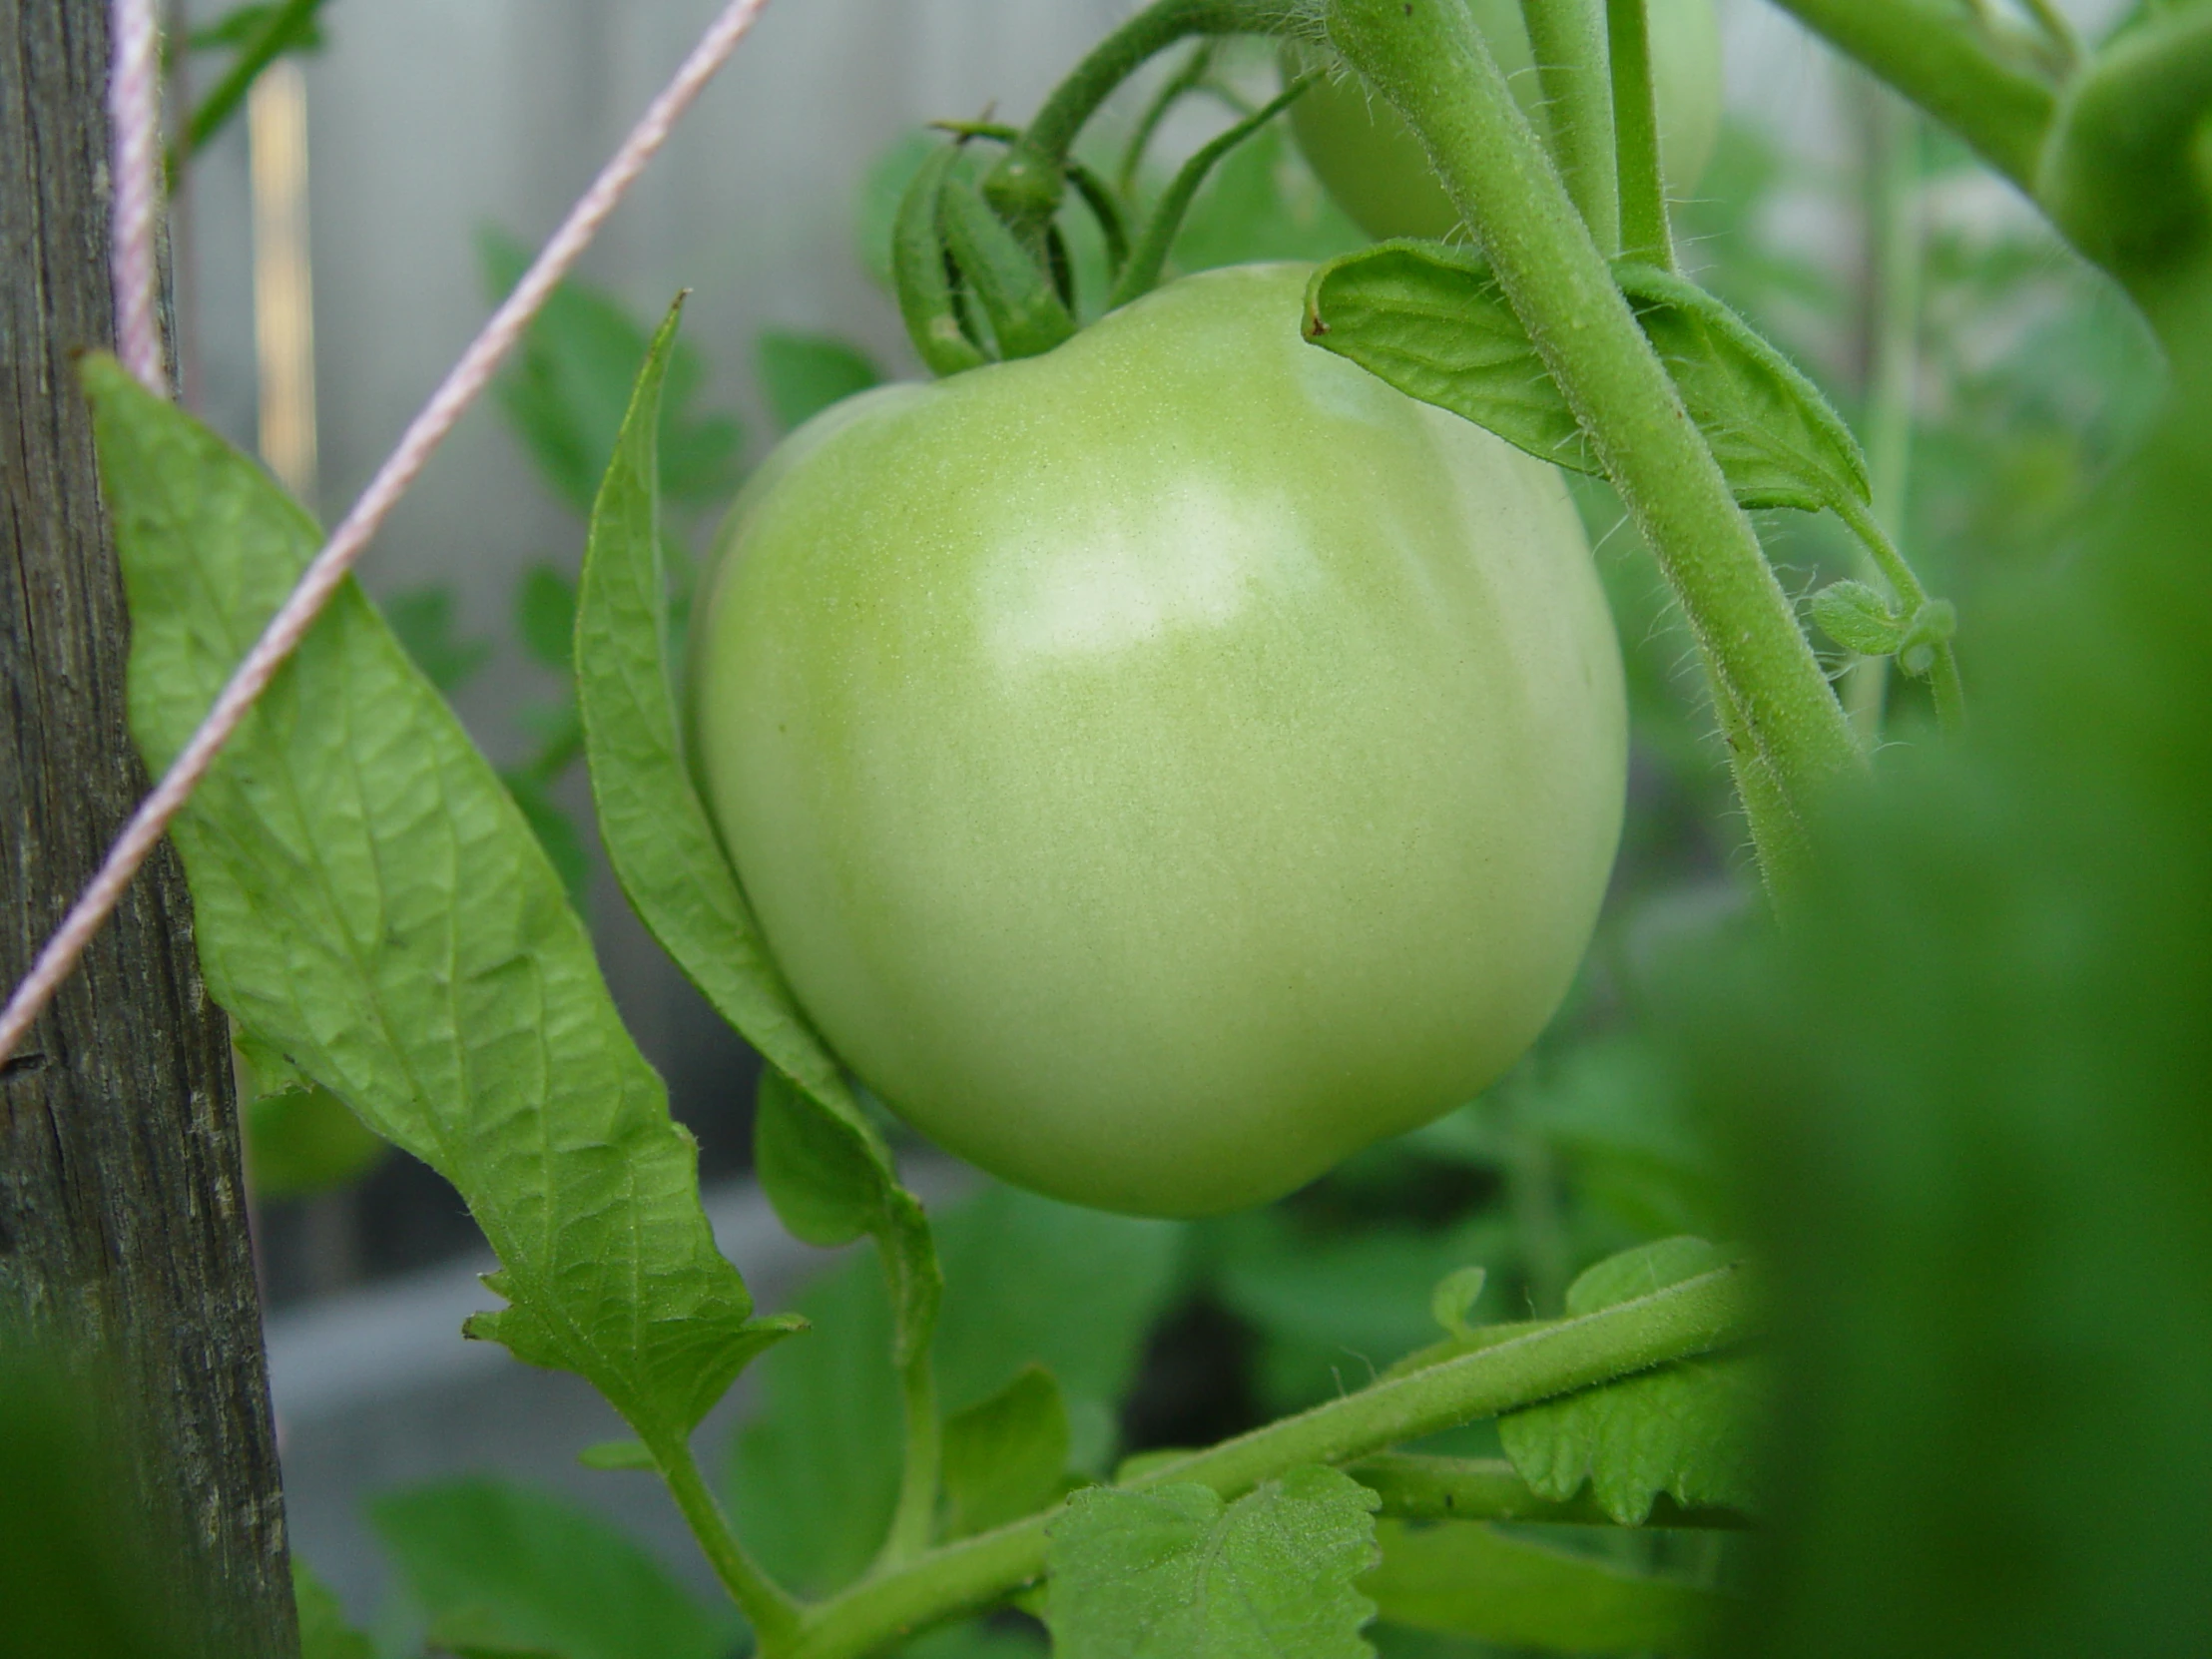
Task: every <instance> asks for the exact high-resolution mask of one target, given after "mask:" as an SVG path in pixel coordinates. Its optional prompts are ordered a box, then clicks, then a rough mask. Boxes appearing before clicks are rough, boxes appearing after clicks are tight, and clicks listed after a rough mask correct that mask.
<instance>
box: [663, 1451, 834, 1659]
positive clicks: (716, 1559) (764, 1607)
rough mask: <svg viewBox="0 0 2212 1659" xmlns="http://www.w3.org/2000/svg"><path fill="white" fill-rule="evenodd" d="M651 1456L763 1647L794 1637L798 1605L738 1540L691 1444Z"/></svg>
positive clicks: (773, 1646) (767, 1649) (769, 1649)
mask: <svg viewBox="0 0 2212 1659" xmlns="http://www.w3.org/2000/svg"><path fill="white" fill-rule="evenodd" d="M653 1457H654V1461H655V1462H656V1463H658V1464H659V1465H660V1470H661V1478H662V1480H663V1481H665V1482H666V1483H667V1485H668V1489H669V1494H670V1495H671V1496H672V1497H674V1498H675V1499H676V1506H677V1507H678V1508H679V1509H681V1510H682V1511H683V1512H684V1520H685V1522H686V1523H687V1524H688V1525H689V1526H690V1527H691V1530H692V1536H693V1537H695V1538H697V1539H698V1540H699V1547H700V1549H701V1550H702V1551H703V1552H704V1553H705V1555H706V1557H707V1560H708V1563H709V1565H711V1566H712V1567H713V1568H714V1569H715V1576H716V1577H717V1578H719V1579H720V1580H721V1581H722V1587H723V1588H724V1589H726V1590H728V1591H729V1592H730V1599H731V1600H732V1601H735V1602H736V1603H737V1604H738V1610H739V1611H740V1612H742V1613H743V1614H744V1615H745V1617H746V1621H747V1622H748V1623H749V1624H751V1625H752V1626H753V1634H754V1637H755V1639H756V1640H757V1641H758V1642H759V1644H760V1647H761V1651H763V1652H774V1651H775V1650H776V1649H777V1648H778V1647H779V1646H781V1645H783V1644H785V1643H788V1642H790V1641H791V1640H793V1639H794V1637H795V1636H796V1635H797V1633H798V1632H799V1630H800V1627H801V1610H800V1605H799V1603H798V1602H797V1601H795V1600H794V1599H793V1598H792V1596H791V1594H790V1593H789V1592H788V1591H787V1590H785V1589H784V1587H783V1586H782V1585H781V1584H778V1583H777V1582H776V1581H775V1580H774V1579H773V1578H771V1577H769V1575H768V1574H767V1573H766V1572H764V1571H763V1570H762V1569H761V1566H760V1564H759V1563H758V1562H756V1561H755V1560H754V1559H753V1557H752V1555H751V1553H749V1552H748V1551H747V1549H746V1547H745V1545H744V1544H743V1543H741V1542H739V1540H738V1535H737V1533H736V1532H735V1531H733V1530H732V1529H731V1526H730V1517H729V1515H728V1514H727V1513H726V1512H725V1511H724V1509H723V1507H722V1503H721V1501H720V1500H719V1499H718V1498H717V1497H716V1496H715V1494H714V1490H713V1488H711V1487H710V1486H709V1485H708V1484H707V1481H706V1478H705V1476H703V1475H702V1474H701V1473H700V1472H699V1462H698V1459H697V1458H695V1457H694V1456H693V1455H692V1449H691V1445H690V1443H689V1442H688V1441H685V1440H681V1439H679V1440H673V1441H669V1442H666V1443H661V1444H656V1445H655V1446H654V1447H653Z"/></svg>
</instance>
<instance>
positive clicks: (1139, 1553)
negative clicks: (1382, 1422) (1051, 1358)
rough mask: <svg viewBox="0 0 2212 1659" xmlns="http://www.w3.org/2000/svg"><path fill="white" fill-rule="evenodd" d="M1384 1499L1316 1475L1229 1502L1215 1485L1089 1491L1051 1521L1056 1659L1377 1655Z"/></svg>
mask: <svg viewBox="0 0 2212 1659" xmlns="http://www.w3.org/2000/svg"><path fill="white" fill-rule="evenodd" d="M1376 1501H1377V1500H1376V1496H1375V1494H1374V1493H1373V1492H1371V1491H1369V1490H1368V1489H1367V1488H1366V1487H1365V1486H1362V1485H1361V1484H1360V1483H1359V1482H1358V1481H1356V1480H1354V1479H1353V1478H1352V1477H1351V1476H1350V1475H1348V1474H1345V1473H1343V1472H1341V1471H1340V1470H1337V1469H1329V1468H1322V1467H1319V1466H1309V1467H1306V1468H1299V1469H1293V1470H1291V1471H1290V1472H1289V1473H1288V1474H1286V1475H1284V1476H1283V1477H1282V1478H1281V1479H1279V1480H1270V1481H1268V1482H1266V1483H1265V1484H1263V1485H1262V1486H1260V1488H1259V1489H1258V1490H1256V1491H1252V1492H1248V1493H1246V1494H1245V1495H1244V1496H1243V1497H1240V1498H1238V1499H1237V1500H1236V1501H1235V1502H1234V1503H1229V1504H1224V1503H1223V1501H1222V1499H1221V1496H1220V1494H1219V1493H1217V1492H1215V1491H1214V1490H1213V1489H1212V1488H1210V1487H1207V1486H1200V1485H1196V1484H1191V1483H1179V1484H1175V1485H1167V1486H1154V1487H1150V1488H1148V1489H1146V1490H1144V1491H1134V1492H1133V1491H1124V1490H1122V1489H1120V1488H1117V1487H1112V1486H1091V1487H1086V1488H1084V1489H1083V1490H1081V1491H1079V1492H1076V1493H1075V1494H1074V1495H1073V1496H1072V1497H1070V1498H1069V1500H1068V1506H1067V1509H1066V1510H1065V1511H1064V1512H1063V1513H1062V1514H1061V1515H1060V1516H1059V1518H1058V1519H1056V1520H1054V1521H1053V1522H1052V1525H1051V1527H1050V1534H1051V1540H1052V1541H1051V1548H1050V1553H1049V1557H1048V1559H1049V1561H1050V1569H1049V1570H1050V1573H1051V1581H1052V1601H1051V1618H1050V1621H1049V1622H1050V1624H1051V1626H1052V1648H1053V1652H1054V1654H1055V1655H1056V1656H1057V1659H1372V1656H1373V1654H1374V1652H1375V1650H1374V1649H1373V1648H1372V1647H1370V1646H1369V1645H1368V1643H1367V1641H1366V1639H1365V1638H1363V1637H1362V1636H1361V1634H1360V1629H1361V1627H1362V1626H1363V1625H1365V1624H1366V1623H1367V1622H1368V1620H1369V1619H1370V1618H1372V1617H1373V1616H1374V1613H1375V1606H1374V1603H1372V1602H1370V1601H1369V1600H1368V1599H1367V1597H1366V1596H1364V1595H1362V1594H1361V1593H1360V1592H1359V1591H1358V1590H1357V1589H1355V1588H1354V1587H1353V1586H1354V1581H1355V1580H1356V1579H1358V1577H1359V1576H1360V1574H1362V1573H1364V1572H1366V1571H1367V1570H1368V1569H1369V1568H1370V1567H1371V1566H1373V1565H1374V1564H1375V1559H1376V1549H1375V1516H1374V1509H1375V1506H1376Z"/></svg>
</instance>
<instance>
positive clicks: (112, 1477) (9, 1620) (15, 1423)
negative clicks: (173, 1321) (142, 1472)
mask: <svg viewBox="0 0 2212 1659" xmlns="http://www.w3.org/2000/svg"><path fill="white" fill-rule="evenodd" d="M11 1313H12V1310H10V1309H8V1308H5V1307H0V1659H55V1656H56V1655H60V1654H67V1655H69V1656H70V1659H188V1656H189V1659H200V1656H201V1655H203V1654H205V1653H206V1651H207V1648H206V1644H205V1642H203V1641H200V1640H194V1639H192V1638H191V1637H190V1636H189V1635H187V1634H185V1633H186V1632H191V1631H194V1630H196V1629H198V1630H205V1629H208V1628H211V1626H210V1625H209V1623H208V1621H207V1620H206V1617H205V1614H204V1613H201V1614H199V1615H198V1616H196V1615H195V1610H194V1609H191V1608H186V1607H179V1606H175V1605H172V1604H171V1603H172V1602H173V1600H174V1576H173V1574H171V1573H169V1572H166V1571H164V1568H163V1556H164V1553H165V1552H164V1551H163V1550H162V1549H161V1548H160V1547H159V1546H158V1542H157V1540H156V1538H155V1535H154V1531H153V1528H152V1527H151V1526H150V1525H149V1524H148V1523H147V1521H146V1518H145V1517H144V1516H143V1515H142V1514H141V1513H140V1512H139V1511H138V1509H137V1508H136V1506H135V1504H134V1502H133V1500H132V1496H131V1494H132V1491H133V1481H134V1479H135V1478H136V1471H135V1470H134V1468H133V1463H134V1459H133V1457H132V1455H131V1453H132V1450H133V1447H134V1442H133V1438H132V1436H131V1435H130V1434H129V1433H128V1432H127V1431H126V1430H125V1429H124V1427H123V1426H122V1422H123V1419H122V1418H121V1416H120V1415H119V1413H118V1412H117V1411H116V1410H115V1409H113V1408H112V1406H111V1404H110V1402H109V1401H108V1400H107V1399H106V1398H105V1397H104V1393H103V1390H102V1389H101V1388H100V1387H99V1386H98V1385H97V1383H95V1384H94V1385H90V1386H88V1385H87V1380H86V1379H85V1378H83V1377H78V1376H72V1375H70V1374H69V1373H67V1372H66V1371H65V1370H64V1369H63V1368H62V1366H61V1365H59V1364H58V1363H56V1362H55V1361H54V1360H53V1358H52V1357H50V1356H48V1355H46V1354H44V1353H43V1352H42V1351H41V1350H40V1349H38V1348H37V1347H35V1346H34V1345H33V1344H32V1343H31V1342H30V1341H29V1340H27V1339H26V1338H25V1337H24V1335H23V1333H22V1332H20V1331H19V1330H17V1329H15V1328H14V1327H13V1326H12V1325H10V1324H8V1323H5V1321H6V1319H7V1317H8V1316H9V1315H10V1314H11ZM142 1466H143V1465H142ZM165 1584H166V1585H169V1586H171V1591H170V1593H168V1594H165V1593H164V1586H165Z"/></svg>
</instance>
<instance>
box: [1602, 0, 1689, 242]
mask: <svg viewBox="0 0 2212 1659" xmlns="http://www.w3.org/2000/svg"><path fill="white" fill-rule="evenodd" d="M1605 25H1606V41H1607V48H1608V54H1609V56H1610V58H1611V61H1612V67H1613V135H1614V143H1615V145H1616V146H1617V148H1618V153H1619V174H1620V203H1621V253H1622V255H1623V257H1625V258H1627V259H1631V260H1640V261H1642V262H1643V263H1644V264H1645V265H1649V266H1656V267H1658V268H1659V269H1660V270H1661V271H1672V270H1674V235H1673V232H1672V231H1671V230H1670V229H1669V228H1668V225H1667V182H1666V173H1665V170H1664V168H1663V167H1662V165H1661V163H1662V158H1661V156H1660V154H1659V100H1658V92H1657V89H1656V87H1655V86H1654V84H1653V82H1652V78H1651V18H1650V14H1649V10H1648V8H1647V6H1646V5H1645V0H1606V4H1605Z"/></svg>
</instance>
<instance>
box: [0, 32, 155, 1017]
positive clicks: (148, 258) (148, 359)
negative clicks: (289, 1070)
mask: <svg viewBox="0 0 2212 1659" xmlns="http://www.w3.org/2000/svg"><path fill="white" fill-rule="evenodd" d="M110 27H111V28H112V29H113V30H114V32H115V73H114V75H113V76H112V77H111V78H110V80H109V83H108V125H109V127H110V129H111V132H112V134H113V138H114V143H115V152H114V155H115V159H114V162H113V163H112V170H113V172H114V175H115V224H114V238H115V256H114V258H115V278H114V279H115V341H116V355H118V356H119V357H121V358H122V359H123V366H124V367H125V368H127V369H129V370H130V371H131V372H132V373H133V374H134V375H136V376H137V377H138V380H139V383H140V384H141V385H143V386H145V387H146V389H147V390H148V391H150V392H152V393H153V394H154V395H155V396H156V397H167V396H168V395H169V375H168V372H167V370H166V369H165V368H164V366H163V362H162V333H161V325H160V323H159V322H157V321H156V320H155V314H154V311H155V294H156V291H157V283H158V280H159V278H158V277H157V276H156V273H155V261H154V216H155V213H156V210H157V205H158V204H159V202H160V200H161V165H162V161H161V156H162V135H161V94H160V90H159V78H160V74H161V67H160V65H161V33H160V29H159V27H158V26H157V24H156V22H155V17H154V0H115V11H114V14H113V18H112V21H111V24H110ZM6 1053H7V1049H6V1046H5V1044H4V1043H0V1057H4V1056H5V1055H6Z"/></svg>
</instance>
